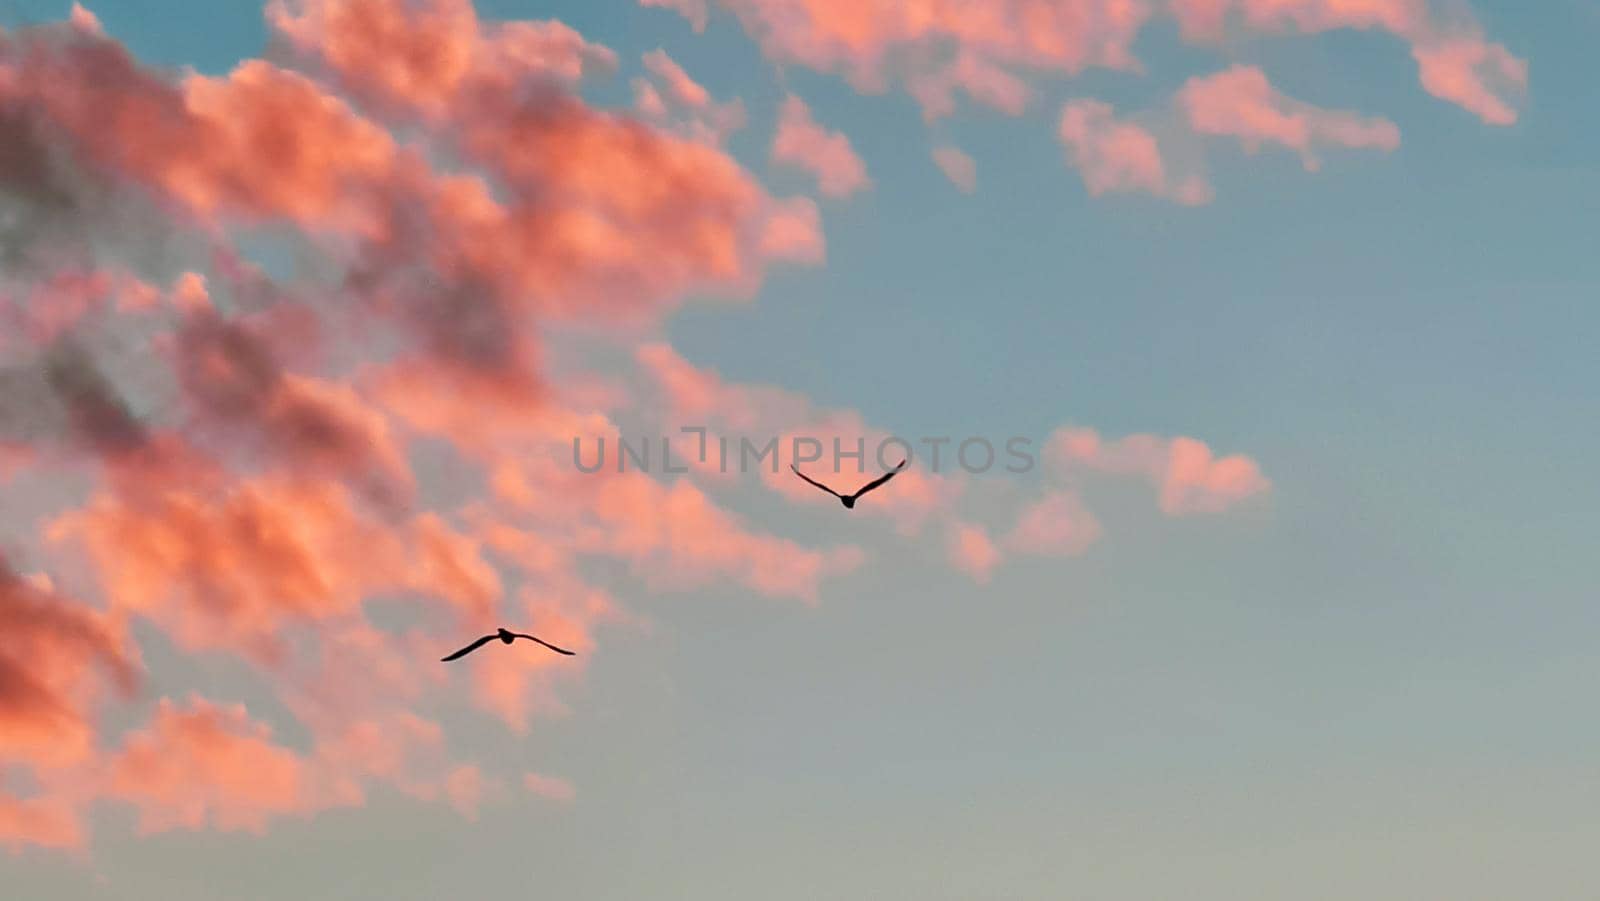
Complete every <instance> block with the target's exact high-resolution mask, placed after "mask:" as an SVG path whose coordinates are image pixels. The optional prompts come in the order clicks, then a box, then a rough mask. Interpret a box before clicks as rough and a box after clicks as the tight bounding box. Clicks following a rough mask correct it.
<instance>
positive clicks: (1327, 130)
mask: <svg viewBox="0 0 1600 901" xmlns="http://www.w3.org/2000/svg"><path fill="white" fill-rule="evenodd" d="M1178 103H1179V105H1180V107H1181V108H1182V109H1183V111H1184V114H1185V115H1186V116H1187V118H1188V121H1189V125H1190V127H1192V128H1193V129H1194V130H1195V131H1197V132H1199V133H1201V134H1207V135H1226V136H1230V137H1235V138H1238V139H1239V142H1240V143H1241V144H1243V145H1244V147H1245V149H1246V150H1248V151H1250V152H1251V153H1254V152H1256V151H1257V150H1259V149H1260V148H1261V146H1262V145H1263V144H1281V145H1282V146H1284V147H1287V148H1289V149H1291V150H1294V151H1296V152H1298V153H1299V154H1300V157H1301V159H1302V160H1303V161H1304V162H1305V167H1306V168H1307V169H1316V168H1318V166H1319V165H1320V164H1319V163H1318V161H1317V157H1316V155H1315V154H1314V150H1315V148H1316V147H1318V146H1334V147H1355V148H1372V149H1377V150H1394V149H1395V148H1396V147H1399V146H1400V129H1399V128H1398V127H1396V126H1395V124H1394V123H1393V122H1390V121H1388V120H1387V119H1370V118H1366V117H1363V116H1359V115H1357V114H1355V113H1349V112H1343V111H1338V110H1324V109H1318V108H1317V107H1314V106H1311V105H1310V104H1306V103H1301V102H1299V101H1296V100H1293V99H1290V98H1289V97H1285V96H1284V95H1283V94H1281V93H1279V92H1278V91H1277V90H1275V89H1274V88H1273V87H1272V85H1271V84H1270V83H1269V82H1268V81H1267V76H1266V75H1265V74H1264V73H1263V72H1262V71H1261V70H1260V69H1258V68H1256V67H1254V66H1234V67H1233V68H1231V69H1228V70H1226V71H1223V72H1218V73H1216V74H1215V75H1210V76H1206V77H1197V78H1191V79H1189V81H1188V83H1186V84H1185V85H1184V86H1183V89H1182V90H1181V91H1179V92H1178Z"/></svg>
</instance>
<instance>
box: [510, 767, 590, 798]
mask: <svg viewBox="0 0 1600 901" xmlns="http://www.w3.org/2000/svg"><path fill="white" fill-rule="evenodd" d="M522 786H523V788H526V789H527V790H528V791H529V792H532V793H533V794H535V795H538V796H539V797H541V798H548V799H549V800H551V801H561V802H564V803H571V801H572V800H573V799H574V798H576V797H577V796H578V792H577V789H575V788H573V787H572V783H570V782H568V781H567V780H565V779H558V778H556V777H555V776H544V775H540V774H539V773H524V774H523V776H522Z"/></svg>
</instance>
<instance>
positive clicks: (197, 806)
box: [109, 697, 315, 832]
mask: <svg viewBox="0 0 1600 901" xmlns="http://www.w3.org/2000/svg"><path fill="white" fill-rule="evenodd" d="M311 789H312V785H311V778H310V775H309V774H308V769H307V764H306V762H305V761H304V760H303V759H302V758H301V757H300V756H299V755H297V754H295V753H294V752H293V751H290V750H288V749H287V748H284V747H282V746H281V745H278V744H276V743H275V742H274V741H273V739H272V731H271V729H269V728H268V727H267V726H265V725H264V724H262V723H259V722H257V721H255V720H252V719H251V718H250V715H249V714H248V713H246V712H245V709H244V707H243V706H241V705H231V706H220V705H217V704H213V703H211V702H209V701H206V700H203V699H201V698H198V697H193V698H190V699H189V700H188V701H187V702H186V703H184V704H178V703H175V702H173V701H172V700H171V699H165V698H164V699H162V701H161V705H160V707H159V708H157V710H156V714H155V718H154V720H153V721H152V722H151V724H150V725H149V726H148V727H147V728H145V729H142V730H140V731H137V732H134V733H133V734H131V735H130V736H129V737H128V739H127V742H126V743H125V744H124V745H123V747H122V749H121V751H120V752H119V753H118V754H117V755H116V756H115V757H114V759H113V760H112V763H111V770H110V787H109V793H110V795H111V796H112V797H115V798H118V799H120V800H123V801H126V802H128V803H130V804H132V805H134V807H135V808H137V809H138V811H139V829H140V831H142V832H164V831H168V830H171V829H204V828H206V827H208V826H209V827H211V828H215V829H219V830H222V831H224V832H229V831H237V830H245V831H253V832H259V831H261V830H263V829H265V828H266V825H267V823H268V822H269V821H270V820H272V819H274V818H276V817H281V816H286V815H290V814H303V813H307V812H310V810H312V809H313V808H314V806H315V802H314V800H313V796H312V794H311Z"/></svg>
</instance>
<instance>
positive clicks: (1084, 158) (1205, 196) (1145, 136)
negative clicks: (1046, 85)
mask: <svg viewBox="0 0 1600 901" xmlns="http://www.w3.org/2000/svg"><path fill="white" fill-rule="evenodd" d="M1057 134H1058V136H1059V137H1060V139H1061V143H1062V144H1063V145H1064V146H1065V147H1066V148H1067V156H1068V161H1069V162H1070V163H1071V164H1072V165H1073V166H1074V167H1075V168H1077V170H1078V171H1079V173H1080V174H1081V175H1082V176H1083V183H1084V186H1085V187H1087V188H1088V189H1089V194H1090V195H1091V196H1096V197H1098V196H1100V195H1102V194H1109V193H1123V192H1143V193H1147V194H1154V195H1156V196H1158V197H1167V198H1170V199H1172V200H1176V201H1177V202H1179V203H1182V204H1187V205H1197V204H1204V203H1208V202H1209V201H1210V200H1211V197H1212V192H1211V188H1210V186H1209V185H1207V184H1206V183H1205V181H1204V180H1203V179H1201V178H1199V177H1198V176H1191V177H1187V178H1182V179H1177V180H1174V179H1173V178H1172V176H1170V175H1169V173H1168V171H1167V165H1166V162H1165V161H1164V160H1163V159H1162V155H1161V145H1160V144H1159V143H1158V142H1157V141H1156V137H1155V135H1154V134H1152V133H1151V132H1150V131H1149V130H1148V129H1146V128H1144V127H1143V126H1140V125H1138V124H1136V123H1134V122H1130V121H1127V120H1124V119H1118V118H1117V117H1116V114H1115V113H1114V112H1113V111H1112V109H1111V107H1110V106H1109V105H1107V104H1104V103H1101V102H1100V101H1098V100H1072V101H1068V102H1067V104H1066V106H1064V107H1063V108H1062V110H1061V120H1060V124H1059V127H1058V129H1057Z"/></svg>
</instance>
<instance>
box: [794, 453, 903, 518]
mask: <svg viewBox="0 0 1600 901" xmlns="http://www.w3.org/2000/svg"><path fill="white" fill-rule="evenodd" d="M909 462H911V461H910V460H909V459H907V460H901V461H900V465H899V466H896V467H895V468H894V469H891V470H889V471H888V472H886V473H884V474H883V475H881V476H878V477H877V478H876V479H873V480H872V481H870V482H868V483H867V484H865V485H862V486H861V488H860V489H859V490H857V491H856V493H855V494H840V493H839V492H837V491H834V490H833V489H832V488H829V487H828V486H827V485H824V484H822V483H821V482H819V481H817V480H816V479H813V478H811V477H810V476H808V475H806V474H805V473H803V472H801V471H800V468H799V467H798V466H795V465H794V464H793V463H791V464H789V468H790V469H792V470H794V474H795V475H797V476H799V477H800V478H802V479H805V480H806V481H807V482H810V483H811V484H813V485H815V486H817V487H818V488H821V489H822V490H823V491H826V492H828V493H829V494H831V495H833V496H834V497H836V498H838V499H839V503H841V504H844V508H845V509H846V510H854V509H855V506H856V501H858V500H860V499H861V495H863V494H866V493H867V492H868V491H871V490H872V489H874V488H876V487H878V486H879V485H882V484H883V483H884V482H887V481H889V480H890V479H892V478H894V477H895V476H896V475H897V474H898V473H899V472H900V470H902V469H905V468H906V464H907V463H909Z"/></svg>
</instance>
